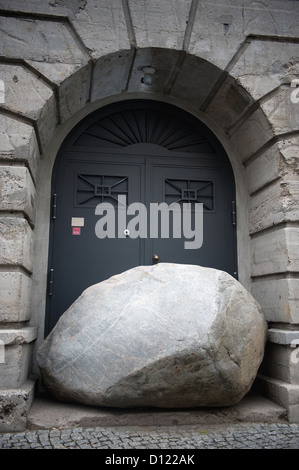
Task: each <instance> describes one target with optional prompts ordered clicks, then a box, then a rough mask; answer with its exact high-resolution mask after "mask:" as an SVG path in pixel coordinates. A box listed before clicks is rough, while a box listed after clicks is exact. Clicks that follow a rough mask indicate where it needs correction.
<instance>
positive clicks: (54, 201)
mask: <svg viewBox="0 0 299 470" xmlns="http://www.w3.org/2000/svg"><path fill="white" fill-rule="evenodd" d="M56 211H57V194H53V196H52V219H54V220H55V219H56Z"/></svg>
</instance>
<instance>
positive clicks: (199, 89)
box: [0, 0, 299, 430]
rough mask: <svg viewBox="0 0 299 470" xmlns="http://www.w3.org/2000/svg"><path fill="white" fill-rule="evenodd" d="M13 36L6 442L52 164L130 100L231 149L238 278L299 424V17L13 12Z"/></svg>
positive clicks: (4, 267)
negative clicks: (87, 125)
mask: <svg viewBox="0 0 299 470" xmlns="http://www.w3.org/2000/svg"><path fill="white" fill-rule="evenodd" d="M0 35H1V41H0V79H1V82H0V83H1V87H0V91H1V93H0V181H1V183H0V286H1V302H0V342H2V343H0V344H5V363H1V364H0V389H1V390H0V406H1V407H2V411H0V422H1V429H4V430H5V429H22V427H24V426H25V423H26V411H27V410H28V407H29V406H30V404H31V402H32V398H33V390H34V379H33V378H32V377H33V376H32V372H33V373H35V372H37V371H36V369H35V368H34V362H35V361H34V356H35V354H34V348H35V347H36V345H37V344H39V342H40V341H41V340H42V338H43V325H44V318H45V299H46V279H47V253H48V236H49V235H48V229H49V201H50V184H49V182H50V179H51V171H52V166H53V163H54V160H55V156H56V154H57V151H58V149H59V146H60V144H61V143H62V141H63V139H64V138H65V137H66V135H67V133H68V132H69V131H70V130H71V129H72V127H73V126H74V125H75V124H76V123H77V122H78V121H79V120H80V119H82V117H84V116H85V115H87V114H88V113H89V112H91V111H92V110H94V109H96V108H98V107H100V106H102V105H103V104H107V103H110V102H113V101H114V102H115V101H118V100H124V99H128V98H131V97H142V98H152V99H157V100H161V101H166V102H169V103H173V104H176V105H177V106H180V107H181V108H183V109H186V110H187V111H189V112H191V113H192V114H194V115H195V116H197V117H198V118H199V119H201V120H202V121H203V122H205V123H206V124H207V125H208V126H209V127H210V128H211V129H212V130H213V132H214V133H215V134H216V135H217V137H218V138H219V139H220V141H221V142H222V144H223V146H224V147H225V149H226V151H227V153H228V155H229V158H230V159H231V162H232V166H233V169H234V172H235V178H236V186H237V217H238V256H239V278H240V281H241V282H242V283H243V284H244V285H245V286H246V287H247V288H248V289H250V290H251V292H252V294H253V295H254V296H255V298H256V299H257V300H258V301H259V302H260V304H261V305H262V308H263V310H264V312H265V315H266V318H267V320H268V322H269V326H270V330H269V345H268V346H269V347H268V348H267V353H266V356H265V361H264V364H263V367H262V369H261V374H260V375H259V380H258V383H259V384H260V387H261V389H262V390H263V392H264V393H266V394H267V395H268V396H269V397H271V398H273V399H274V400H276V401H277V402H278V403H280V404H282V405H283V406H284V407H285V408H286V409H287V411H288V416H289V420H290V421H299V376H298V363H296V361H294V355H293V354H292V353H293V352H294V348H292V347H291V346H294V345H296V341H297V340H298V343H299V308H298V292H299V276H298V268H299V261H298V252H299V249H298V248H299V229H298V221H299V204H298V199H299V194H298V191H299V185H298V180H299V178H298V147H299V103H298V102H297V101H298V99H297V97H298V98H299V92H298V94H297V93H296V88H295V85H296V83H298V79H299V55H298V43H299V3H298V2H294V1H291V0H271V1H270V0H263V1H261V0H256V1H252V0H245V1H242V2H238V1H234V0H219V1H218V2H215V1H210V0H204V1H201V2H199V1H198V0H162V1H161V0H159V1H158V0H123V1H121V0H101V1H98V0H75V1H70V0H63V1H62V0H49V1H47V0H32V1H30V2H23V1H21V0H0ZM148 66H151V67H152V68H153V69H154V74H153V83H152V86H146V85H145V84H143V83H142V81H141V78H142V77H143V75H144V68H145V67H148ZM296 80H297V81H296ZM33 253H34V254H33ZM32 365H33V366H32Z"/></svg>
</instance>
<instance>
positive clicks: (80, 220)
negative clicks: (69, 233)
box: [71, 217, 84, 227]
mask: <svg viewBox="0 0 299 470" xmlns="http://www.w3.org/2000/svg"><path fill="white" fill-rule="evenodd" d="M71 224H72V227H84V217H72V222H71Z"/></svg>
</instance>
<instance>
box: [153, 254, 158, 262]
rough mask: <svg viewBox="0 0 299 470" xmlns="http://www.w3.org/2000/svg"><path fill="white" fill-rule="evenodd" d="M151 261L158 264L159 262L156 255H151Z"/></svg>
mask: <svg viewBox="0 0 299 470" xmlns="http://www.w3.org/2000/svg"><path fill="white" fill-rule="evenodd" d="M153 262H154V264H158V262H159V256H158V255H154V256H153Z"/></svg>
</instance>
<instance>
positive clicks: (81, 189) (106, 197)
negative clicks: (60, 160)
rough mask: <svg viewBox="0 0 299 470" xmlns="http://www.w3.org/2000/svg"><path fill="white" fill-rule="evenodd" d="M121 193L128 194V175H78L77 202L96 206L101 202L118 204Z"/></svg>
mask: <svg viewBox="0 0 299 470" xmlns="http://www.w3.org/2000/svg"><path fill="white" fill-rule="evenodd" d="M119 195H126V196H127V195H128V177H127V176H110V175H82V174H78V175H77V184H76V203H77V205H78V206H82V207H95V206H96V205H97V204H99V203H100V202H109V203H111V204H113V205H117V201H118V200H117V197H118V196H119Z"/></svg>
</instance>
